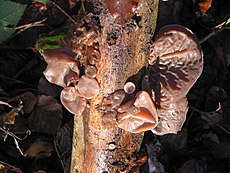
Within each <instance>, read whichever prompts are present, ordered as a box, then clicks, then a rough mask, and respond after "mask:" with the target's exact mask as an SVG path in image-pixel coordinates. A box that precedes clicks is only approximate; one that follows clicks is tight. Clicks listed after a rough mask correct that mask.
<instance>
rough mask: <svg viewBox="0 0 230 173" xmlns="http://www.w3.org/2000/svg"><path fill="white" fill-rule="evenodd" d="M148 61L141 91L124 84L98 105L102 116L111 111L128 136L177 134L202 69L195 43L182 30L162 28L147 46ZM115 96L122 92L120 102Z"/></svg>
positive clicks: (189, 32) (174, 27)
mask: <svg viewBox="0 0 230 173" xmlns="http://www.w3.org/2000/svg"><path fill="white" fill-rule="evenodd" d="M148 62H149V66H148V68H147V70H146V71H148V72H150V73H148V75H145V76H144V78H143V80H142V90H141V91H139V92H137V93H136V94H132V93H133V88H135V87H134V85H133V84H132V83H126V84H125V86H124V90H118V91H115V92H114V93H113V94H111V95H110V96H109V97H107V98H105V99H104V100H103V102H102V106H100V108H106V109H104V110H103V111H102V112H103V116H108V117H110V112H113V119H115V120H116V123H117V125H118V127H120V128H122V129H124V130H126V131H129V132H132V133H139V132H144V131H147V130H151V131H152V132H153V133H155V134H157V135H164V134H168V133H177V132H178V131H180V130H181V128H182V125H183V123H184V121H185V119H186V114H187V110H188V102H187V99H186V94H187V93H188V91H189V90H190V89H191V87H192V86H193V84H194V83H195V82H196V80H197V79H198V78H199V76H200V75H201V72H202V69H203V54H202V51H201V47H200V45H199V42H198V40H197V38H196V37H195V35H194V34H193V33H192V32H191V31H190V30H188V29H187V28H185V27H182V26H179V25H170V26H167V27H164V28H163V29H161V30H160V31H159V33H158V35H157V37H156V39H155V41H154V43H153V44H152V45H151V46H150V56H149V61H148ZM148 69H151V70H148ZM152 69H154V70H152ZM151 72H154V73H151ZM134 90H135V89H134ZM118 93H122V97H120V99H121V100H118V97H115V96H116V95H117V94H118ZM129 94H131V95H132V96H130V97H129V100H126V99H125V98H126V96H125V95H129ZM108 98H109V102H108V101H107V99H108Z"/></svg>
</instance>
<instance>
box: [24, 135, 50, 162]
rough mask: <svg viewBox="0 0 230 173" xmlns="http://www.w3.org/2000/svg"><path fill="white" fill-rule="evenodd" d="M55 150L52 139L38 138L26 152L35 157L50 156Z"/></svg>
mask: <svg viewBox="0 0 230 173" xmlns="http://www.w3.org/2000/svg"><path fill="white" fill-rule="evenodd" d="M53 152H54V146H53V142H52V140H47V139H45V138H38V139H37V140H36V141H35V142H34V143H33V144H32V145H31V146H30V147H29V148H28V149H27V150H26V151H25V154H26V155H27V156H28V157H34V158H35V159H40V158H46V157H50V156H51V155H52V153H53Z"/></svg>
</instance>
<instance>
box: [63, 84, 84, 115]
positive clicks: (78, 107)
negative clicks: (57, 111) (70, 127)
mask: <svg viewBox="0 0 230 173" xmlns="http://www.w3.org/2000/svg"><path fill="white" fill-rule="evenodd" d="M61 102H62V104H63V105H64V106H65V108H66V109H67V110H68V111H69V112H70V113H72V114H75V115H81V114H82V112H83V111H84V110H85V106H86V99H85V98H83V97H80V95H79V93H78V91H77V89H76V88H75V87H66V88H64V89H63V90H62V92H61Z"/></svg>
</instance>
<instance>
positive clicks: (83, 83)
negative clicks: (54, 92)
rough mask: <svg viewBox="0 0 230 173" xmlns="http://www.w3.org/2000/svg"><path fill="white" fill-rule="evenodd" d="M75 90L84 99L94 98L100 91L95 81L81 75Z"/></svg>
mask: <svg viewBox="0 0 230 173" xmlns="http://www.w3.org/2000/svg"><path fill="white" fill-rule="evenodd" d="M76 88H77V89H78V91H79V93H80V95H81V96H82V97H84V98H86V99H91V98H93V97H95V96H96V95H97V94H98V93H99V91H100V86H99V83H98V82H97V80H96V79H94V78H91V77H88V76H86V75H82V76H81V77H80V78H79V82H78V84H77V86H76Z"/></svg>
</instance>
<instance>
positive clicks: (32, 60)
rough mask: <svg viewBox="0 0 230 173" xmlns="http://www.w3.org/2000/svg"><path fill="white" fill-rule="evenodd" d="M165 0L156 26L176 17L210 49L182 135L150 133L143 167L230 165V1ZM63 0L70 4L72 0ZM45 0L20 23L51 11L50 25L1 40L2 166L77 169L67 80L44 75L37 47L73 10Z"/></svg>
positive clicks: (174, 171) (200, 169)
mask: <svg viewBox="0 0 230 173" xmlns="http://www.w3.org/2000/svg"><path fill="white" fill-rule="evenodd" d="M159 1H160V4H159V15H158V22H157V29H156V31H158V30H159V29H160V28H162V27H163V26H165V25H168V24H179V25H183V26H185V27H187V28H189V29H190V30H191V31H193V32H194V33H195V35H196V36H197V38H198V39H199V41H200V44H201V47H202V50H203V54H204V69H203V72H202V74H201V76H200V78H199V79H198V80H197V82H196V84H195V85H194V86H193V88H192V89H191V90H190V92H189V93H188V95H187V98H188V101H189V111H188V114H187V120H186V122H185V123H184V126H183V128H182V130H181V131H180V132H179V133H178V134H177V135H174V134H170V135H164V136H154V135H153V134H152V133H151V132H146V133H145V136H144V140H143V143H142V147H141V151H140V152H142V153H145V154H146V155H148V156H149V158H150V159H149V162H146V163H145V164H144V165H143V166H142V168H141V170H140V172H141V173H147V172H149V170H155V171H154V173H164V172H167V173H230V97H229V96H230V25H229V23H230V1H228V0H212V1H211V0H203V1H201V0H168V1H167V0H164V1H163V0H159ZM17 2H20V3H28V2H27V1H26V0H17ZM77 2H79V1H77ZM58 4H59V6H60V7H62V8H63V9H64V10H65V9H68V7H67V6H66V2H65V0H60V2H58ZM76 4H77V3H76ZM42 7H43V6H42V5H38V4H37V3H34V4H31V5H28V7H27V9H26V11H25V13H24V15H23V17H22V19H21V21H20V23H19V25H23V24H26V23H31V22H34V21H40V20H42V19H43V18H44V16H45V17H47V20H46V21H45V22H46V23H45V26H43V27H32V28H29V29H27V30H25V31H22V32H21V33H19V34H18V35H16V36H15V37H13V38H12V39H10V40H9V41H7V42H5V43H3V44H1V45H0V133H1V138H0V172H17V173H22V172H23V173H30V172H31V173H32V172H33V173H46V172H47V173H58V172H64V170H65V171H66V172H68V171H69V170H70V163H71V144H72V142H71V141H72V140H71V138H72V129H73V115H72V114H70V113H69V112H68V111H67V110H65V109H64V108H63V107H62V105H61V103H60V100H59V94H60V91H61V88H60V87H58V86H55V85H52V84H49V83H48V82H47V81H46V80H45V78H44V77H43V75H42V73H43V71H44V69H45V68H46V63H45V62H44V61H43V60H42V58H41V56H40V55H39V53H38V52H37V51H36V50H35V43H36V40H37V38H38V36H39V35H40V34H43V33H45V32H47V31H53V30H55V29H57V28H58V27H60V26H61V25H62V24H63V23H64V22H65V21H66V20H67V18H66V16H65V15H63V13H62V12H60V11H58V10H52V9H51V10H50V9H48V10H47V12H45V13H43V12H42ZM78 10H79V7H78V5H76V7H75V8H73V9H72V10H69V11H68V10H66V11H67V13H69V15H73V14H76V12H77V11H78ZM22 102H23V106H22ZM7 103H9V105H7ZM3 115H4V116H3ZM18 115H19V116H18ZM30 133H31V134H30ZM24 155H26V156H24Z"/></svg>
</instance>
